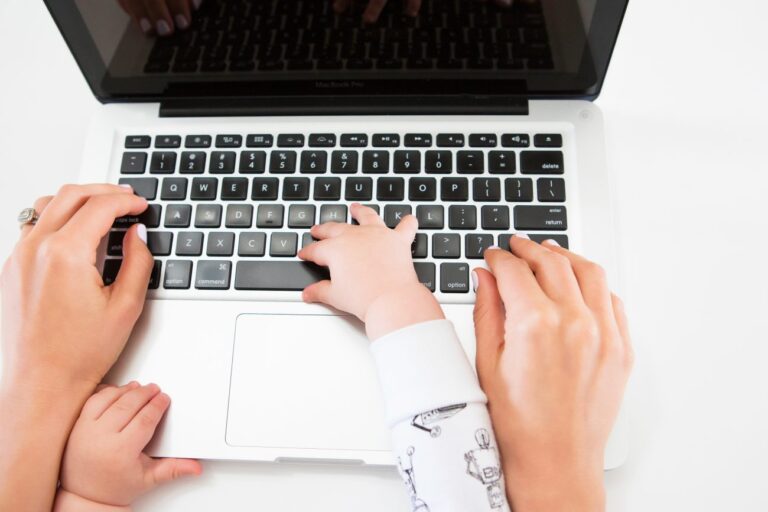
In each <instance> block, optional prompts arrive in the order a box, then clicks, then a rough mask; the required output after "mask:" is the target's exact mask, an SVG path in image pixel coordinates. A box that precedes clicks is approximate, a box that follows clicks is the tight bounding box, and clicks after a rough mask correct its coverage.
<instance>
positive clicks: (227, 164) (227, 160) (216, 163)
mask: <svg viewBox="0 0 768 512" xmlns="http://www.w3.org/2000/svg"><path fill="white" fill-rule="evenodd" d="M236 159H237V154H236V153H235V152H234V151H214V152H213V153H211V163H210V165H209V166H208V171H209V172H210V173H211V174H232V173H233V172H235V160H236Z"/></svg>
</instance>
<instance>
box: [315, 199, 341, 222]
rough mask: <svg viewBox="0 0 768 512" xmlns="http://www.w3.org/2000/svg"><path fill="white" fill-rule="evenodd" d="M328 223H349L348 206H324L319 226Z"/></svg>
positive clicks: (321, 208)
mask: <svg viewBox="0 0 768 512" xmlns="http://www.w3.org/2000/svg"><path fill="white" fill-rule="evenodd" d="M326 222H347V206H346V205H343V204H324V205H322V206H321V207H320V220H319V222H318V224H325V223H326Z"/></svg>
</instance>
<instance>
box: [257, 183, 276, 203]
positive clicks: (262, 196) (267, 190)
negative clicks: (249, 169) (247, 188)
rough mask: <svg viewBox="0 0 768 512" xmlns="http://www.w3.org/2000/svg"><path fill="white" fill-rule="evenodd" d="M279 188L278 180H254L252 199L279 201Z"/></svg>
mask: <svg viewBox="0 0 768 512" xmlns="http://www.w3.org/2000/svg"><path fill="white" fill-rule="evenodd" d="M278 187H279V182H278V180H277V178H253V189H252V190H251V199H253V200H254V201H274V200H276V199H277V192H278Z"/></svg>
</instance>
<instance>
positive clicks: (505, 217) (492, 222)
mask: <svg viewBox="0 0 768 512" xmlns="http://www.w3.org/2000/svg"><path fill="white" fill-rule="evenodd" d="M480 217H481V222H482V226H483V229H509V207H508V206H483V207H482V209H481V211H480Z"/></svg>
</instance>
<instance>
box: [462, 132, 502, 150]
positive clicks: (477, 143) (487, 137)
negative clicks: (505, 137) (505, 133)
mask: <svg viewBox="0 0 768 512" xmlns="http://www.w3.org/2000/svg"><path fill="white" fill-rule="evenodd" d="M497 144H498V141H497V140H496V135H494V134H492V133H473V134H471V135H470V136H469V147H472V148H495V147H496V145H497Z"/></svg>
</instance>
